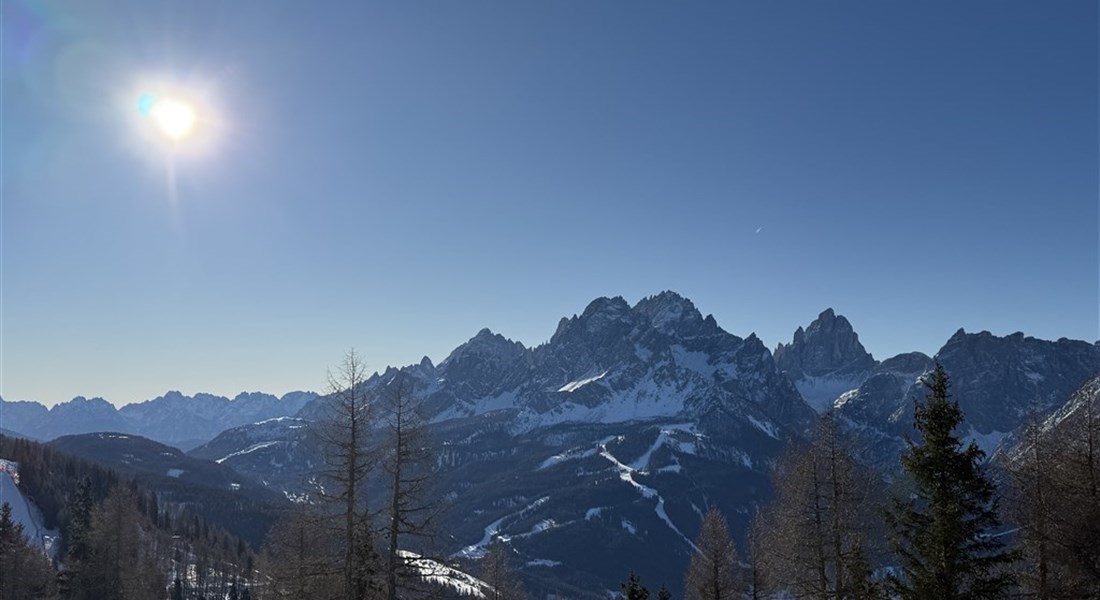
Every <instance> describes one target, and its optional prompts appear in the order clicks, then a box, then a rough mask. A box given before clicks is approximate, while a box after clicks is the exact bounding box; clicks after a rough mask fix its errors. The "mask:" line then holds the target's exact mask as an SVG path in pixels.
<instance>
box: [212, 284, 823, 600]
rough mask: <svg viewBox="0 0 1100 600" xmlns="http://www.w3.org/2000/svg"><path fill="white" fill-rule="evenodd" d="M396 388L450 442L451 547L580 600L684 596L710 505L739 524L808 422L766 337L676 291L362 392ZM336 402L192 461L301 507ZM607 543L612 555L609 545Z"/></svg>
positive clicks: (446, 472) (443, 450) (598, 311)
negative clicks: (491, 549) (321, 421)
mask: <svg viewBox="0 0 1100 600" xmlns="http://www.w3.org/2000/svg"><path fill="white" fill-rule="evenodd" d="M399 375H400V376H401V377H398V376H399ZM401 381H403V383H404V384H405V386H406V388H407V390H408V391H409V393H411V394H413V395H415V396H417V397H418V398H419V399H421V400H422V402H423V404H424V408H425V413H426V414H425V416H426V418H427V420H428V421H429V422H430V423H431V432H432V437H433V438H434V439H435V440H436V444H437V446H438V447H439V448H440V456H439V459H438V462H439V469H438V472H437V477H436V483H435V487H434V489H433V492H432V495H433V496H434V497H438V498H443V499H445V500H446V506H447V510H446V513H445V518H444V525H443V526H442V529H443V530H444V531H445V532H446V533H447V539H445V540H441V542H442V543H443V545H444V550H445V551H446V553H448V554H450V555H452V556H453V557H455V558H456V559H459V560H470V561H475V562H476V560H477V558H479V557H480V555H481V551H482V550H483V549H484V546H485V544H486V543H488V541H489V539H491V538H492V536H493V535H504V536H507V537H508V539H509V540H510V542H509V543H510V544H511V546H512V548H513V550H514V551H515V552H516V556H517V557H518V558H519V559H521V560H522V561H523V562H524V564H526V565H527V567H528V568H527V569H526V570H527V572H528V575H529V577H530V578H533V579H534V580H544V581H545V582H546V583H545V585H546V586H547V587H546V588H545V591H555V592H556V593H559V594H562V595H564V596H567V597H573V598H586V597H592V598H597V597H606V595H605V594H604V592H605V591H606V590H613V589H616V588H617V582H618V580H619V579H621V577H622V573H621V572H620V571H621V568H622V564H624V562H623V561H628V562H630V564H633V565H637V566H638V568H643V567H644V568H646V569H648V571H647V572H653V573H660V574H661V577H663V578H665V579H666V581H667V582H668V584H669V585H670V586H672V587H674V588H675V587H677V585H676V584H677V583H678V581H679V579H680V577H681V575H682V571H683V568H684V567H685V566H686V563H687V560H688V557H689V555H690V552H691V549H692V547H691V542H690V540H691V539H692V538H694V536H695V535H696V534H697V533H698V526H699V523H700V519H701V515H702V511H704V510H705V509H706V507H708V506H712V505H716V506H720V507H722V508H723V509H725V512H726V513H727V514H728V515H730V519H731V521H732V522H734V523H735V527H737V528H742V527H743V526H744V525H745V523H746V522H747V518H748V515H749V514H750V512H751V508H752V506H753V505H755V504H756V503H757V502H759V500H760V499H761V497H762V496H763V495H765V494H767V481H766V473H767V469H768V465H769V463H770V461H771V460H773V459H774V458H775V457H776V456H777V455H778V454H779V453H780V452H781V451H782V449H783V448H784V446H785V444H786V443H787V442H788V441H789V440H792V439H797V438H799V437H800V436H802V435H803V433H804V432H805V431H806V430H807V429H808V427H809V426H810V425H811V423H812V421H813V419H814V413H813V411H812V410H811V409H810V408H809V407H808V406H806V404H805V403H804V402H803V401H802V399H801V397H800V396H799V394H798V391H797V390H796V389H795V387H794V385H793V384H792V383H791V382H790V380H788V379H787V378H786V377H785V376H783V375H782V374H781V373H780V372H779V370H778V369H777V368H776V366H775V363H774V362H773V360H772V356H771V352H769V351H768V349H767V347H766V346H765V345H764V344H763V343H762V342H761V341H760V340H759V339H758V338H757V337H756V336H755V335H749V336H748V337H747V338H741V337H739V336H736V335H733V334H731V333H728V332H727V331H725V330H723V329H722V328H721V327H719V325H718V323H717V322H716V321H715V319H714V318H713V317H711V316H706V317H704V316H703V315H702V314H701V313H700V312H699V311H698V310H697V309H696V307H695V306H694V305H693V304H692V303H691V302H690V301H689V300H687V299H685V298H683V297H681V296H679V295H676V294H674V293H671V292H665V293H662V294H658V295H656V296H653V297H649V298H645V299H643V300H641V301H640V302H638V303H636V304H635V305H634V306H631V305H630V304H628V303H627V302H626V301H625V300H623V299H622V298H599V299H597V300H595V301H593V302H592V303H590V304H589V305H588V306H587V307H586V308H585V310H584V311H582V312H581V313H580V314H579V315H574V316H572V317H568V318H564V319H562V320H561V321H560V322H559V324H558V328H557V331H556V332H555V333H554V335H553V336H552V337H551V339H550V341H549V342H547V343H546V344H543V345H541V346H538V347H535V348H527V347H525V346H523V345H522V344H520V343H518V342H514V341H511V340H508V339H507V338H505V337H503V336H501V335H499V334H495V333H492V332H490V331H489V330H482V331H480V332H479V333H478V334H477V335H475V336H474V337H473V338H471V339H470V340H469V341H467V342H466V343H464V344H462V345H461V346H459V347H458V348H456V349H455V350H454V351H453V352H452V353H451V354H450V355H449V356H448V357H447V358H446V359H445V360H443V361H441V362H440V364H439V365H434V364H432V362H431V361H429V360H427V359H425V360H422V361H421V362H420V363H418V364H414V365H410V366H407V367H404V368H401V369H397V368H390V369H387V370H386V371H385V372H383V373H379V374H375V375H374V376H372V377H371V378H369V380H368V381H367V382H366V384H365V385H366V386H367V389H368V392H369V393H370V394H374V395H375V396H377V395H378V394H381V393H383V392H384V391H385V388H386V387H387V386H392V385H398V384H399V382H401ZM327 401H328V400H327V398H319V399H317V400H315V401H314V402H312V403H310V404H309V405H307V406H306V407H305V408H304V409H303V410H302V411H301V412H300V413H299V415H298V416H299V417H301V418H302V419H303V420H302V421H292V420H286V419H284V420H279V421H268V422H265V423H261V424H256V425H247V426H242V427H239V428H235V429H232V430H229V431H226V432H224V433H223V434H222V435H220V436H218V437H217V438H216V439H214V440H213V441H211V442H209V443H207V444H205V445H203V446H202V447H200V448H197V449H195V450H194V451H192V455H193V456H199V457H202V458H207V459H212V460H220V461H222V462H223V464H226V465H228V466H230V467H232V468H233V469H234V470H236V471H237V472H240V473H242V474H245V475H248V476H250V477H252V478H253V479H256V480H260V481H265V482H267V483H268V484H269V485H271V486H272V487H274V488H276V489H279V490H281V491H283V492H284V493H285V494H286V495H287V496H289V497H292V498H299V497H301V496H302V495H303V494H305V493H308V492H310V491H313V489H312V486H311V482H310V478H311V477H315V476H316V475H317V471H318V465H319V464H321V462H322V458H321V456H320V454H319V447H318V444H317V443H316V437H315V435H314V434H313V429H311V427H310V426H309V421H311V420H314V419H317V418H319V417H320V416H321V415H323V414H324V413H325V404H326V402H327ZM373 497H376V498H380V497H382V495H381V493H380V492H378V493H374V494H373ZM609 540H610V543H612V544H614V545H615V546H616V547H617V548H619V553H618V555H617V556H615V557H609V556H607V553H606V552H605V551H603V550H601V548H604V547H606V543H608V541H609ZM654 548H661V549H662V550H661V551H660V552H654V551H653V549H654Z"/></svg>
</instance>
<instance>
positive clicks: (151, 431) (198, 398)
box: [0, 391, 317, 449]
mask: <svg viewBox="0 0 1100 600" xmlns="http://www.w3.org/2000/svg"><path fill="white" fill-rule="evenodd" d="M316 397H317V394H315V393H313V392H290V393H288V394H285V395H284V396H283V397H281V398H279V397H276V396H272V395H270V394H263V393H259V392H255V393H241V394H239V395H237V396H236V397H235V398H232V399H230V398H226V397H224V396H215V395H212V394H195V395H194V396H185V395H183V394H181V393H180V392H175V391H173V392H168V393H167V394H165V395H163V396H160V397H157V398H154V399H153V400H147V401H145V402H139V403H135V404H129V405H126V406H124V407H122V408H121V409H116V408H115V407H114V405H112V404H111V403H109V402H107V401H106V400H104V399H102V398H92V399H90V400H89V399H87V398H83V397H76V398H73V399H72V400H70V401H68V402H62V403H60V404H57V405H55V406H53V407H52V408H50V409H46V407H45V406H43V405H41V404H39V403H37V402H8V401H5V400H0V426H2V427H3V428H4V429H7V430H11V431H12V432H15V433H17V434H22V435H26V436H29V437H33V438H37V439H42V440H51V439H54V438H57V437H60V436H64V435H77V434H82V433H95V432H104V431H109V432H119V433H132V434H137V435H141V436H144V437H147V438H149V439H152V440H156V441H158V442H162V443H166V444H170V445H174V446H177V447H181V448H184V449H190V448H193V447H194V446H196V445H198V444H201V443H202V442H205V441H207V440H210V439H212V438H213V437H214V436H216V435H218V434H219V433H221V432H222V431H225V430H226V429H228V428H231V427H236V426H239V425H244V424H247V423H255V422H257V421H261V420H264V419H271V418H277V417H283V416H289V415H293V414H295V413H297V412H298V411H299V410H301V409H302V407H303V406H305V405H306V404H307V403H309V402H310V401H311V400H313V399H315V398H316Z"/></svg>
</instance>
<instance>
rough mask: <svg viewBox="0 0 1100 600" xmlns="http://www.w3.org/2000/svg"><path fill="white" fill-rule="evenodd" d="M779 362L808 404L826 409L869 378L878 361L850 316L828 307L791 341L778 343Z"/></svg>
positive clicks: (776, 355)
mask: <svg viewBox="0 0 1100 600" xmlns="http://www.w3.org/2000/svg"><path fill="white" fill-rule="evenodd" d="M775 363H776V365H777V366H778V367H779V370H781V371H783V372H784V373H785V374H786V375H787V377H788V378H790V380H791V381H792V382H793V383H794V385H795V387H797V388H798V391H799V393H800V394H802V397H803V399H804V400H805V401H806V403H807V404H809V405H810V406H811V407H812V408H813V409H814V410H816V411H817V412H823V411H825V410H828V409H829V408H830V407H832V405H833V402H834V401H835V400H836V399H837V397H839V396H840V395H841V394H843V393H844V392H847V391H849V390H853V389H855V388H857V387H859V386H860V385H861V384H862V383H863V382H864V381H866V380H867V378H868V377H870V376H871V372H872V370H873V369H874V368H875V365H877V364H878V361H876V360H875V359H874V357H872V356H871V354H870V353H869V352H867V350H866V349H864V347H863V344H861V343H860V341H859V335H858V334H856V332H855V330H854V329H853V328H852V324H851V323H849V322H848V319H846V318H844V317H843V316H840V315H837V314H836V313H835V312H834V311H833V309H831V308H827V309H825V310H824V311H823V312H822V313H821V314H820V315H818V316H817V318H816V319H814V321H813V322H812V323H810V325H809V326H808V327H807V328H806V329H802V328H801V327H799V328H798V329H797V330H795V332H794V338H793V339H792V340H791V343H789V344H779V345H778V346H776V348H775Z"/></svg>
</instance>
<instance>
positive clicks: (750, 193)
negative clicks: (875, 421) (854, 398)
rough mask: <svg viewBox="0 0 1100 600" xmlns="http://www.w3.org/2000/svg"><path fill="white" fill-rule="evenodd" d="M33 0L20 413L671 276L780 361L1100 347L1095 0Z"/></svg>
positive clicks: (390, 347)
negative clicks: (796, 334)
mask: <svg viewBox="0 0 1100 600" xmlns="http://www.w3.org/2000/svg"><path fill="white" fill-rule="evenodd" d="M2 6H3V12H2V17H3V21H2V28H3V59H2V76H3V123H2V124H3V130H2V142H3V187H2V192H3V242H2V245H3V257H2V258H3V382H2V386H0V393H2V394H3V396H4V397H5V398H8V399H33V400H39V401H42V402H44V403H46V404H53V403H56V402H59V401H62V400H67V399H69V398H71V397H72V396H75V395H78V394H81V395H86V396H93V395H99V396H104V397H106V398H107V399H108V400H111V401H112V402H114V403H116V404H119V405H121V404H126V403H129V402H134V401H139V400H143V399H147V398H150V397H153V396H156V395H159V394H161V393H163V392H164V391H166V390H168V389H180V390H182V391H184V392H186V393H194V392H198V391H210V392H214V393H220V394H226V395H233V394H236V393H237V392H240V391H242V390H264V391H269V392H273V393H282V392H285V391H288V390H291V389H303V388H304V389H311V388H312V389H319V388H321V386H322V382H323V380H324V373H325V369H326V367H327V366H328V365H331V364H334V363H336V362H337V361H339V359H340V358H341V356H342V354H343V352H344V351H345V350H346V349H347V348H349V347H352V346H355V347H357V348H358V349H359V350H360V351H361V352H362V354H363V355H364V356H365V357H366V359H367V361H368V364H369V366H370V367H371V368H372V369H382V368H384V367H385V366H386V365H389V364H406V363H410V362H413V361H416V360H419V359H420V357H421V356H423V355H428V356H429V357H431V358H432V359H433V360H434V361H436V362H438V361H439V360H442V359H443V358H444V357H445V356H446V355H447V353H448V352H449V351H450V350H451V349H452V348H453V347H454V346H456V345H458V344H459V343H461V342H463V341H465V340H466V339H468V338H469V337H471V336H472V335H473V334H474V333H476V332H477V330H478V329H480V328H482V327H489V328H491V329H493V330H494V331H498V332H500V333H503V334H504V335H506V336H508V337H510V338H513V339H518V340H520V341H522V342H523V343H525V344H527V345H535V344H539V343H542V342H544V341H546V340H547V339H549V337H550V335H551V334H552V333H553V330H554V328H555V326H556V324H557V321H558V319H559V318H560V317H562V316H567V315H572V314H573V313H577V312H580V311H581V310H583V308H584V306H585V305H586V304H587V303H588V301H590V300H591V299H592V298H594V297H597V296H601V295H622V296H624V297H625V298H626V299H627V300H628V301H630V302H635V301H637V300H638V299H639V298H641V297H642V296H645V295H649V294H652V293H656V292H659V291H661V290H663V289H673V290H676V291H678V292H680V293H681V294H683V295H685V296H687V297H689V298H691V299H693V300H694V301H695V303H696V304H697V306H698V307H699V308H700V310H702V311H703V313H704V314H706V313H713V314H714V315H715V317H716V318H717V319H718V322H719V323H720V324H721V325H722V326H723V327H724V328H726V329H727V330H729V331H731V332H733V333H736V334H738V335H742V336H745V335H748V334H749V333H750V332H753V331H755V332H756V333H757V334H758V335H759V336H760V337H761V338H762V339H763V340H764V341H765V343H767V344H768V345H769V346H771V347H774V345H775V343H776V342H779V341H788V340H789V339H790V337H791V334H792V332H793V330H794V328H795V327H797V326H798V325H804V324H806V323H808V322H809V321H810V320H812V319H813V318H814V317H815V316H816V315H817V313H818V312H820V311H821V310H822V309H824V308H825V307H828V306H832V307H835V308H836V310H837V311H838V312H840V313H841V314H844V315H846V316H848V317H849V318H850V320H851V321H852V322H853V323H854V325H855V327H856V329H857V331H858V332H859V333H860V335H861V338H862V340H863V341H864V344H865V345H866V346H867V347H868V349H869V350H870V351H871V352H872V353H874V354H875V355H876V357H878V358H886V357H888V356H890V355H893V354H895V353H898V352H902V351H909V350H921V351H924V352H928V353H932V352H935V351H936V350H937V349H938V348H939V346H940V345H942V343H943V342H944V341H945V340H946V339H947V338H948V337H949V336H950V335H951V333H952V332H954V330H955V329H957V328H959V327H965V328H966V329H967V330H975V331H976V330H981V329H988V330H991V331H993V332H994V333H997V334H1008V333H1012V332H1014V331H1017V330H1022V331H1024V332H1025V333H1027V334H1029V335H1035V336H1038V337H1044V338H1058V337H1062V336H1066V337H1071V338H1078V339H1087V340H1090V341H1091V340H1095V339H1096V338H1097V337H1100V334H1098V331H1097V319H1098V315H1097V313H1098V288H1097V282H1098V270H1100V267H1098V231H1097V229H1098V208H1097V203H1098V200H1097V192H1098V189H1097V169H1098V167H1097V164H1098V152H1097V134H1098V121H1097V5H1096V3H1095V2H1092V1H1085V0H1078V1H1065V2H1023V3H1021V2H877V1H866V2H858V3H857V2H758V1H748V2H707V3H704V2H698V3H679V2H588V1H560V2H538V3H533V2H474V1H470V2H407V1H400V2H398V1H394V2H387V3H374V2H342V3H341V2H318V3H303V2H289V1H277V0H264V1H244V0H235V1H232V2H222V1H202V2H199V1H193V0H187V1H172V2H168V1H165V2H161V1H156V2H152V1H149V0H141V1H117V2H106V1H103V2H94V3H91V2H63V1H60V0H57V1H49V2H47V1H42V0H5V2H3V5H2ZM154 84H155V85H160V86H164V85H169V86H173V87H174V88H175V91H176V92H182V93H184V94H185V95H187V94H189V95H190V97H192V98H197V99H200V100H201V104H202V111H199V114H198V118H199V120H200V122H199V129H198V130H196V131H197V132H201V133H202V135H201V136H199V135H196V138H194V139H191V140H184V141H183V142H181V143H180V144H179V145H178V148H177V149H176V150H172V151H169V150H168V149H167V146H166V144H164V143H160V142H156V143H154V142H153V141H152V140H151V139H150V137H149V135H148V133H149V132H148V131H145V130H144V128H145V127H147V126H148V122H147V121H142V119H143V117H142V116H141V115H140V114H139V112H138V110H137V101H138V96H139V95H140V93H142V91H149V90H145V88H143V87H142V86H150V85H154ZM196 110H198V109H196ZM200 138H201V139H200ZM190 142H193V144H192V145H191V146H190V147H189V146H188V143H190ZM170 165H171V166H170ZM758 230H759V231H758Z"/></svg>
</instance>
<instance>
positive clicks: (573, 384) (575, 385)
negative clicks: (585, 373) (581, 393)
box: [558, 371, 607, 393]
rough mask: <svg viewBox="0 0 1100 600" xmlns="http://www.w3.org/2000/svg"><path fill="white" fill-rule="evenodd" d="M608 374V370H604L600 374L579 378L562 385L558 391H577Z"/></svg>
mask: <svg viewBox="0 0 1100 600" xmlns="http://www.w3.org/2000/svg"><path fill="white" fill-rule="evenodd" d="M606 375H607V371H604V372H603V373H600V374H599V375H596V376H595V377H589V378H587V379H578V380H576V381H570V382H569V383H567V384H565V385H563V386H561V387H560V388H558V391H559V392H565V393H569V392H575V391H577V390H579V389H581V388H582V387H584V386H586V385H588V384H590V383H592V382H593V381H599V380H601V379H603V378H604V376H606Z"/></svg>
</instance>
